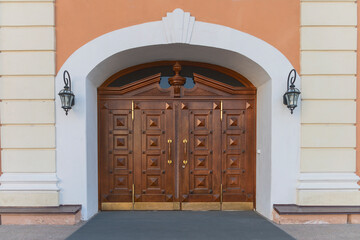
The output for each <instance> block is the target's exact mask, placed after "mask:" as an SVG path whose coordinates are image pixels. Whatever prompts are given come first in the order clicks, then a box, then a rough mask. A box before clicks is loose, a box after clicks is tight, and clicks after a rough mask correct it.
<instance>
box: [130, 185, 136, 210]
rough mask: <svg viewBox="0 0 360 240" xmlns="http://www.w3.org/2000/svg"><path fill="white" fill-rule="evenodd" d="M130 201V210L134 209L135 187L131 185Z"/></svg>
mask: <svg viewBox="0 0 360 240" xmlns="http://www.w3.org/2000/svg"><path fill="white" fill-rule="evenodd" d="M131 201H132V209H133V210H134V209H135V185H134V184H133V185H132V196H131Z"/></svg>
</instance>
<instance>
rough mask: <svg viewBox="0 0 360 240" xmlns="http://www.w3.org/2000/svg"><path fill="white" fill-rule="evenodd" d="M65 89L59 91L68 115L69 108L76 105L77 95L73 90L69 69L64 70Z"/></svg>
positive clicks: (62, 104) (62, 105)
mask: <svg viewBox="0 0 360 240" xmlns="http://www.w3.org/2000/svg"><path fill="white" fill-rule="evenodd" d="M63 78H64V83H65V86H64V89H63V90H61V91H60V92H59V96H60V100H61V107H62V108H63V109H64V110H65V114H66V115H68V112H69V110H70V109H71V107H72V106H74V105H75V95H74V93H73V92H72V91H71V79H70V74H69V72H68V71H66V70H65V71H64V75H63Z"/></svg>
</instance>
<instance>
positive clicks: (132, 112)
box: [131, 101, 134, 120]
mask: <svg viewBox="0 0 360 240" xmlns="http://www.w3.org/2000/svg"><path fill="white" fill-rule="evenodd" d="M131 119H132V120H134V101H131Z"/></svg>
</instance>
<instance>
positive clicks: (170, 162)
mask: <svg viewBox="0 0 360 240" xmlns="http://www.w3.org/2000/svg"><path fill="white" fill-rule="evenodd" d="M171 143H172V140H171V139H169V140H168V144H169V151H168V153H169V157H168V161H167V162H168V164H169V165H171V164H172V160H171Z"/></svg>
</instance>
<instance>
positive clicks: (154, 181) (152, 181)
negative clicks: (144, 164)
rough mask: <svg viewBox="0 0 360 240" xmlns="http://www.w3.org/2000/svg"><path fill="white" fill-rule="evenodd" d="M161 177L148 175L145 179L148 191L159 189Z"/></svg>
mask: <svg viewBox="0 0 360 240" xmlns="http://www.w3.org/2000/svg"><path fill="white" fill-rule="evenodd" d="M160 186H161V177H160V176H159V175H148V176H147V177H146V187H147V188H148V189H160Z"/></svg>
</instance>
